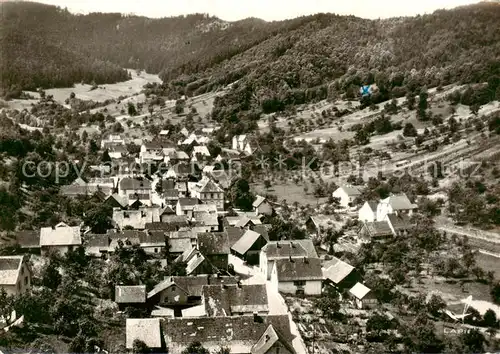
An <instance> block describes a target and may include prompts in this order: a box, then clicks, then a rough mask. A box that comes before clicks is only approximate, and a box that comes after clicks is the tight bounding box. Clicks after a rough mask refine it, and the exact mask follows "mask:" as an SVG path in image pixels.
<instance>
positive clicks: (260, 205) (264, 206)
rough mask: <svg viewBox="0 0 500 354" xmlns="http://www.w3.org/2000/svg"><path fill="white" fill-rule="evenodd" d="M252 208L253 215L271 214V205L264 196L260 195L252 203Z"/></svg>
mask: <svg viewBox="0 0 500 354" xmlns="http://www.w3.org/2000/svg"><path fill="white" fill-rule="evenodd" d="M252 207H253V210H254V211H255V215H272V214H273V207H272V206H271V204H269V202H268V201H267V199H266V198H264V197H261V196H260V195H258V196H257V198H256V199H255V200H254V202H253V203H252Z"/></svg>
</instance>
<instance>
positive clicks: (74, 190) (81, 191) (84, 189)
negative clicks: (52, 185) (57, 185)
mask: <svg viewBox="0 0 500 354" xmlns="http://www.w3.org/2000/svg"><path fill="white" fill-rule="evenodd" d="M100 180H101V183H99V181H93V182H89V183H87V182H85V181H84V180H83V179H82V178H80V177H79V178H77V179H76V180H74V181H73V183H71V184H69V185H64V186H61V189H60V193H61V194H62V195H64V196H67V197H77V196H80V195H93V194H95V193H97V192H100V193H103V194H104V195H105V196H108V195H111V193H112V192H113V181H112V180H109V179H100ZM110 181H111V183H110Z"/></svg>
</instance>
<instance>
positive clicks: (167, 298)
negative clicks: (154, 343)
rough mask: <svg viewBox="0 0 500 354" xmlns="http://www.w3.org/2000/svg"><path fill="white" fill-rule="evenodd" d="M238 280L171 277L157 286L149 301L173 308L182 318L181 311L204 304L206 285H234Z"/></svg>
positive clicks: (203, 276)
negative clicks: (203, 295) (204, 288)
mask: <svg viewBox="0 0 500 354" xmlns="http://www.w3.org/2000/svg"><path fill="white" fill-rule="evenodd" d="M236 283H237V280H236V278H235V277H231V276H212V275H210V274H208V275H198V276H170V277H168V278H166V279H165V280H164V281H162V282H160V283H159V284H157V285H156V286H155V287H154V288H153V290H151V291H150V292H149V293H148V294H147V299H148V300H147V301H148V303H151V304H156V305H159V306H162V307H168V308H173V309H174V310H175V315H176V316H177V317H180V316H181V315H182V312H181V310H182V309H185V308H188V307H192V306H197V305H200V304H201V303H202V294H203V287H204V286H206V285H222V284H226V285H232V284H236Z"/></svg>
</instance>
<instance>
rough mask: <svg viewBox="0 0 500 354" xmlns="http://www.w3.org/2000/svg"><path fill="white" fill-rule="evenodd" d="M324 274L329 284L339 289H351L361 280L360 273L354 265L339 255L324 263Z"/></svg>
mask: <svg viewBox="0 0 500 354" xmlns="http://www.w3.org/2000/svg"><path fill="white" fill-rule="evenodd" d="M323 276H324V279H325V281H326V283H327V284H331V285H333V286H334V287H335V288H336V289H338V290H345V289H350V288H352V287H353V286H354V285H355V284H356V283H357V282H358V280H359V274H358V272H357V271H356V270H355V269H354V267H353V266H352V265H350V264H348V263H346V262H344V261H342V260H340V259H338V258H337V257H333V258H332V259H331V260H329V261H327V262H325V263H324V264H323Z"/></svg>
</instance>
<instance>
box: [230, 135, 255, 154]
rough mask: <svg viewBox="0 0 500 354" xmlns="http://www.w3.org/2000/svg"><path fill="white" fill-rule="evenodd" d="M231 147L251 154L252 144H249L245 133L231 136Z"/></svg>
mask: <svg viewBox="0 0 500 354" xmlns="http://www.w3.org/2000/svg"><path fill="white" fill-rule="evenodd" d="M232 149H233V150H236V151H240V152H244V153H245V154H247V155H252V154H253V148H252V145H251V144H250V139H249V137H248V136H247V135H235V136H233V141H232Z"/></svg>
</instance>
